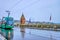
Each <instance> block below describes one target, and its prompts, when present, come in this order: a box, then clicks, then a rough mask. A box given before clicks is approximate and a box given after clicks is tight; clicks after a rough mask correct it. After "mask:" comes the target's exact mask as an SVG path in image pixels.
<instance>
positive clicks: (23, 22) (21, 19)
mask: <svg viewBox="0 0 60 40" xmlns="http://www.w3.org/2000/svg"><path fill="white" fill-rule="evenodd" d="M25 21H26V20H25V17H24V14H22V16H21V18H20V24H25Z"/></svg>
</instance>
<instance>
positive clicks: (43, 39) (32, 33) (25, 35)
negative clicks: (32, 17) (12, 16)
mask: <svg viewBox="0 0 60 40" xmlns="http://www.w3.org/2000/svg"><path fill="white" fill-rule="evenodd" d="M0 33H1V35H3V36H4V37H5V38H6V39H7V40H60V31H49V30H38V29H30V28H20V27H14V28H13V29H10V30H7V29H1V28H0Z"/></svg>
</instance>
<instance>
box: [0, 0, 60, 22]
mask: <svg viewBox="0 0 60 40" xmlns="http://www.w3.org/2000/svg"><path fill="white" fill-rule="evenodd" d="M6 10H9V11H10V16H11V17H13V18H14V20H20V17H21V15H22V13H23V14H24V16H25V18H26V20H29V19H31V21H40V22H50V20H49V19H50V15H51V22H54V23H60V0H0V19H1V18H2V17H3V16H7V12H5V11H6Z"/></svg>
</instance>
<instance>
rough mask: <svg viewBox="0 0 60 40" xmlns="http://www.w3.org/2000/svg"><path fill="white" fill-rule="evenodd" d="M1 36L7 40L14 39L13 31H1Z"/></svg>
mask: <svg viewBox="0 0 60 40" xmlns="http://www.w3.org/2000/svg"><path fill="white" fill-rule="evenodd" d="M0 30H1V34H2V35H3V36H4V37H5V38H6V39H7V40H12V39H13V30H12V29H0Z"/></svg>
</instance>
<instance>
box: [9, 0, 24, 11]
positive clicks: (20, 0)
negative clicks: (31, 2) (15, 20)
mask: <svg viewBox="0 0 60 40" xmlns="http://www.w3.org/2000/svg"><path fill="white" fill-rule="evenodd" d="M22 1H23V0H19V1H18V2H16V3H15V4H14V5H13V6H11V7H10V8H9V10H10V9H11V10H12V9H13V8H15V7H16V6H17V5H18V4H19V3H21V2H22Z"/></svg>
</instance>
